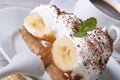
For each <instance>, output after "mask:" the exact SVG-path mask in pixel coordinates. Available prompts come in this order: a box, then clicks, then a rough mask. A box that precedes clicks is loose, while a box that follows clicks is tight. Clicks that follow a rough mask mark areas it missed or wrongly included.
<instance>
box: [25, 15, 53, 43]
mask: <svg viewBox="0 0 120 80" xmlns="http://www.w3.org/2000/svg"><path fill="white" fill-rule="evenodd" d="M24 26H25V28H26V29H27V31H28V32H29V33H31V34H32V35H33V36H35V37H37V38H42V39H45V40H48V41H52V42H53V41H54V40H55V35H54V31H53V30H52V29H46V26H45V24H44V21H43V19H42V17H41V16H39V15H38V14H37V13H31V14H29V15H28V16H27V17H26V18H25V20H24Z"/></svg>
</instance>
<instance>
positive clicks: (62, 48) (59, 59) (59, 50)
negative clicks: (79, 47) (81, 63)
mask: <svg viewBox="0 0 120 80" xmlns="http://www.w3.org/2000/svg"><path fill="white" fill-rule="evenodd" d="M52 58H53V62H54V64H55V65H56V66H57V67H58V68H59V69H61V70H63V71H71V70H73V68H74V66H75V63H76V62H77V54H76V48H75V46H74V43H73V42H72V40H71V39H70V38H68V37H66V36H63V37H61V38H59V39H57V40H55V42H54V43H53V48H52Z"/></svg>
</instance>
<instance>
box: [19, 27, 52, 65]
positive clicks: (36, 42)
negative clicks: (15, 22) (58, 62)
mask: <svg viewBox="0 0 120 80" xmlns="http://www.w3.org/2000/svg"><path fill="white" fill-rule="evenodd" d="M21 35H22V38H23V40H24V41H25V43H26V44H27V46H28V47H29V49H30V50H31V51H32V52H33V53H34V54H36V55H38V56H39V57H40V58H41V59H42V60H43V63H44V65H45V67H47V66H48V65H49V64H50V63H51V60H50V59H51V58H50V57H51V48H52V43H51V42H48V41H45V40H42V39H40V38H36V37H34V36H33V35H31V34H30V33H29V32H28V31H27V30H26V29H25V28H24V27H22V29H21ZM42 41H45V42H46V43H45V44H46V46H44V45H43V44H42Z"/></svg>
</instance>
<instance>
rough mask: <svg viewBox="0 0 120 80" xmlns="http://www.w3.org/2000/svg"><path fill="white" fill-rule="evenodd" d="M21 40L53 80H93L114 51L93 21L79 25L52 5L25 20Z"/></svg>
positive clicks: (105, 34)
mask: <svg viewBox="0 0 120 80" xmlns="http://www.w3.org/2000/svg"><path fill="white" fill-rule="evenodd" d="M21 34H22V37H23V39H24V41H25V43H26V44H27V46H28V47H29V49H30V50H31V51H32V52H33V53H34V54H36V55H38V56H39V57H40V58H41V59H42V61H43V63H44V65H45V69H46V71H47V72H48V74H49V75H50V77H51V79H52V80H96V79H98V77H99V76H100V74H101V73H102V71H103V70H104V68H105V66H106V64H107V62H108V60H109V57H110V56H111V54H112V50H113V41H112V39H111V37H110V36H109V35H108V33H107V31H106V29H105V28H103V29H99V28H96V19H95V18H89V19H87V20H86V21H82V20H81V19H79V18H78V17H76V16H75V15H74V14H72V13H67V12H64V11H60V10H59V8H57V7H56V6H54V5H40V6H38V7H36V8H35V9H33V10H32V11H31V13H30V14H29V15H28V16H27V17H26V18H25V19H24V24H23V27H22V29H21Z"/></svg>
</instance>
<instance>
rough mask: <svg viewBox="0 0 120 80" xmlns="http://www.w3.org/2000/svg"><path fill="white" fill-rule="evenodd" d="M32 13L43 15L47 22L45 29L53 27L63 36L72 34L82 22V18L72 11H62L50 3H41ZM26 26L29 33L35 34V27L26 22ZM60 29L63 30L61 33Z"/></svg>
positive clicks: (44, 20) (58, 35)
mask: <svg viewBox="0 0 120 80" xmlns="http://www.w3.org/2000/svg"><path fill="white" fill-rule="evenodd" d="M31 13H37V14H38V15H39V16H40V17H42V19H43V22H44V24H45V29H52V30H53V31H54V32H55V36H56V37H61V36H63V35H67V36H69V35H71V36H73V34H74V33H75V32H77V30H76V29H75V27H76V26H77V24H78V23H81V20H80V19H78V18H76V16H74V15H73V14H71V13H65V12H61V11H60V10H59V9H58V8H57V7H55V6H50V5H40V6H38V7H36V8H35V9H33V10H32V11H31ZM24 26H25V28H26V29H27V30H28V32H29V33H31V34H33V36H36V35H35V29H34V28H33V27H31V26H29V25H28V24H26V23H25V22H24ZM59 31H61V32H60V33H59Z"/></svg>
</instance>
